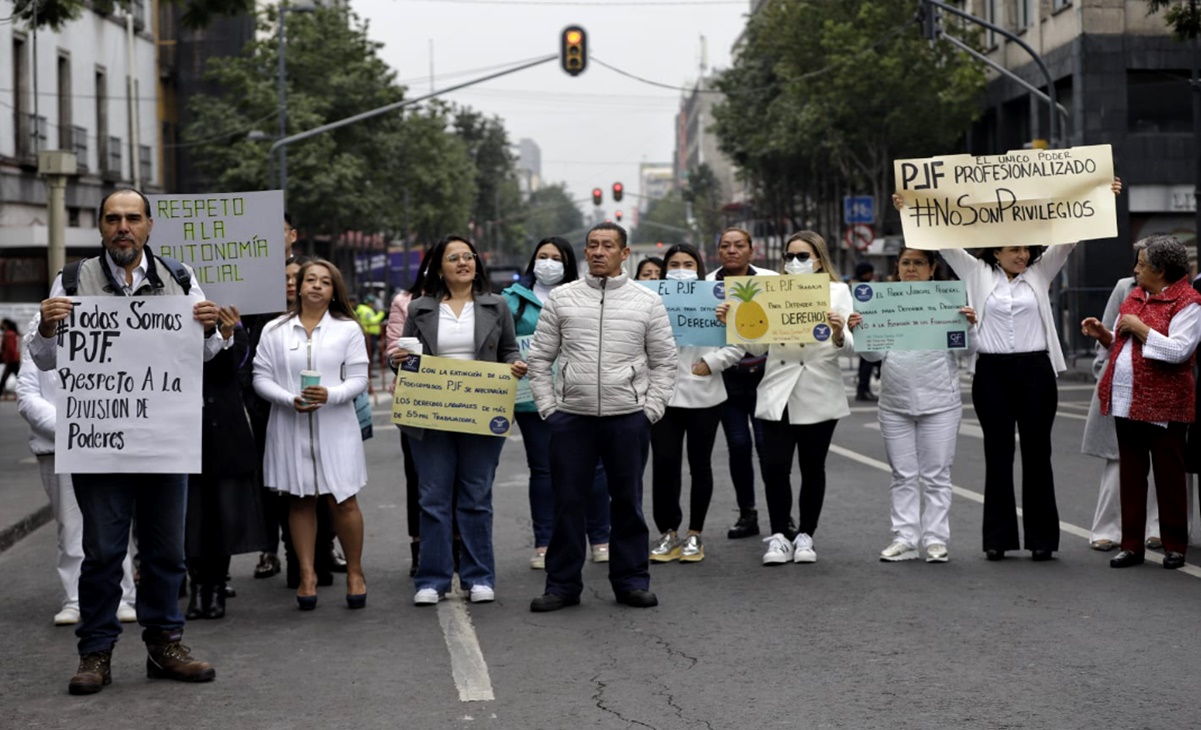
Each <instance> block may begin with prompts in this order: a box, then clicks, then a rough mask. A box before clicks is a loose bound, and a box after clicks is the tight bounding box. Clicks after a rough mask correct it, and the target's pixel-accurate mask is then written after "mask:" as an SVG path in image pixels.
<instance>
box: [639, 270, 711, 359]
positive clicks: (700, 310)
mask: <svg viewBox="0 0 1201 730" xmlns="http://www.w3.org/2000/svg"><path fill="white" fill-rule="evenodd" d="M638 283H639V284H643V285H645V286H646V287H647V288H649V289H650V290H651V291H654V292H658V294H659V296H660V297H662V298H663V306H664V307H665V308H666V309H667V318H668V319H669V320H671V333H672V334H673V335H675V338H676V344H677V345H680V346H683V345H695V346H697V347H723V346H725V344H726V332H725V326H724V325H722V323H721V322H720V321H718V319H717V305H718V304H721V303H722V300H723V299H725V282H721V281H676V280H674V279H663V280H660V281H640V282H638Z"/></svg>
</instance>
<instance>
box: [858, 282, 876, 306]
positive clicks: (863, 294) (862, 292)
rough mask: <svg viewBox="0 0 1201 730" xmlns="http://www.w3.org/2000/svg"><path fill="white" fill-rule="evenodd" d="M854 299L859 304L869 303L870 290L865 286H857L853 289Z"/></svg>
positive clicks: (870, 298)
mask: <svg viewBox="0 0 1201 730" xmlns="http://www.w3.org/2000/svg"><path fill="white" fill-rule="evenodd" d="M855 298H856V299H858V300H859V301H861V302H870V301H871V300H872V288H871V286H869V285H867V284H859V285H858V286H856V287H855Z"/></svg>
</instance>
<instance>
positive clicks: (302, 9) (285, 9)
mask: <svg viewBox="0 0 1201 730" xmlns="http://www.w3.org/2000/svg"><path fill="white" fill-rule="evenodd" d="M314 10H316V7H315V6H313V5H310V4H301V5H295V6H290V5H288V3H287V2H286V0H281V2H280V4H279V136H278V137H277V139H283V138H284V137H286V136H287V135H288V68H287V65H286V64H285V62H284V48H285V45H284V38H285V35H284V27H285V25H286V22H287V17H288V13H289V12H292V13H311V12H313V11H314ZM279 189H280V190H282V191H284V204H285V207H286V205H287V200H288V148H287V147H285V146H280V148H279Z"/></svg>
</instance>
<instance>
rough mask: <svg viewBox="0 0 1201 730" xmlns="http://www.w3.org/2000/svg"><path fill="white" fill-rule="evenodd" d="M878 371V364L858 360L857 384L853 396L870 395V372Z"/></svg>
mask: <svg viewBox="0 0 1201 730" xmlns="http://www.w3.org/2000/svg"><path fill="white" fill-rule="evenodd" d="M873 370H876V371H879V370H880V363H878V362H871V361H870V360H864V359H863V358H862V357H861V358H859V382H858V384H857V385H856V387H855V395H870V394H871V392H872V371H873Z"/></svg>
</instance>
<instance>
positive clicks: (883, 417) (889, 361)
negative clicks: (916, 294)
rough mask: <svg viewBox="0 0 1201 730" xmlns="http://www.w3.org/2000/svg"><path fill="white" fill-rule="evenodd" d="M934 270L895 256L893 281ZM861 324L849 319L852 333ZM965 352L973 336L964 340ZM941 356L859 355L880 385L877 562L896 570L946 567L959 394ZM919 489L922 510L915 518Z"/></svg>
mask: <svg viewBox="0 0 1201 730" xmlns="http://www.w3.org/2000/svg"><path fill="white" fill-rule="evenodd" d="M937 272H938V263H937V260H936V259H935V254H934V252H933V251H919V250H917V249H912V248H902V249H901V251H900V253H899V254H898V256H897V269H896V272H895V274H896V277H897V281H915V282H918V281H933V280H934V279H935V276H936V274H937ZM959 311H960V313H962V314H963V315H964V317H965V318H966V319H967V321H968V324H970V325H973V326H974V325H975V323H976V312H975V310H973V309H972V308H971V307H963V308H961V309H960V310H959ZM862 321H863V317H862V316H861V315H860V314H859V313H858V312H856V313H855V314H852V315H851V317H850V322H849V326H850V327H851V329H852V330H854V329H855V328H856V327H858V326H859V323H860V322H862ZM967 341H968V347H969V348H971V347H972V346H973V345H974V344H975V334H974V333H970V334H969V336H968V339H967ZM959 352H960V351H954V350H942V351H929V350H892V351H889V352H860V353H859V354H860V356H862V357H863V359H864V360H866V361H867V362H883V366H882V373H881V375H882V377H881V380H880V385H881V389H880V408H879V412H878V417H879V420H880V434H881V435H882V436H883V437H884V450H885V451H886V452H887V453H888V463H889V465H890V466H891V467H892V483H891V485H890V486H889V494H890V495H891V497H892V534H893V541H892V544H890V545H889V546H888V547H886V548H885V549H884V550H883V552H881V553H880V560H882V561H884V562H890V563H891V562H898V561H901V560H915V559H917V558H919V557H922V554H921V553H919V548H921V549H922V552H924V553H925V558H926V562H927V563H945V562H946V561H947V542H948V541H949V540H950V537H951V528H950V525H949V523H948V519H947V517H948V514H949V513H950V510H951V493H952V490H951V463H952V462H953V461H954V460H955V441H956V438H957V437H958V435H959V421H960V418H961V417H962V414H963V401H962V399H961V397H960V392H959V354H958V353H959ZM919 481H920V482H921V483H922V484H923V485H924V486H925V496H926V499H925V502H926V509H925V512H924V513H923V511H922V497H921V495H922V493H921V488H920V487H919V485H918V482H919Z"/></svg>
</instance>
